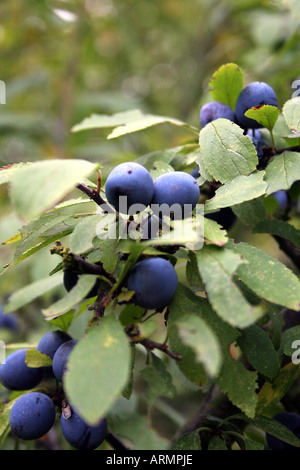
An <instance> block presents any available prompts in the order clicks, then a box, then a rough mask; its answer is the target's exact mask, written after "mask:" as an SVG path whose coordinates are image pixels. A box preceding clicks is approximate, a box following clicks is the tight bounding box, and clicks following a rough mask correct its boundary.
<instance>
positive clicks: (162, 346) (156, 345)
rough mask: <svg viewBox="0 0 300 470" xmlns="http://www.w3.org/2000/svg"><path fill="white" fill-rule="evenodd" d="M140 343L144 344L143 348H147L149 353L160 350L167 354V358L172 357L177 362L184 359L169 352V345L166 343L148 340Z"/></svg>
mask: <svg viewBox="0 0 300 470" xmlns="http://www.w3.org/2000/svg"><path fill="white" fill-rule="evenodd" d="M138 342H139V343H140V344H142V345H143V346H145V348H146V349H147V350H148V351H153V349H159V350H160V351H162V352H164V353H165V354H167V356H169V357H171V358H172V359H175V360H177V361H179V360H180V359H182V356H179V354H177V353H173V352H171V351H169V349H168V345H167V344H165V343H157V342H156V341H152V340H150V339H148V338H146V339H143V340H141V341H138Z"/></svg>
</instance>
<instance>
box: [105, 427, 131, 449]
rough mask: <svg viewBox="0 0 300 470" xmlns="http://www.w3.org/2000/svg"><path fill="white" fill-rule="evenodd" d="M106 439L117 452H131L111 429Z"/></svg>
mask: <svg viewBox="0 0 300 470" xmlns="http://www.w3.org/2000/svg"><path fill="white" fill-rule="evenodd" d="M105 439H106V441H107V442H108V443H109V444H110V445H111V446H112V447H113V448H114V449H115V450H129V449H128V447H126V446H125V444H123V442H122V441H121V440H120V439H119V438H118V437H117V436H116V435H115V434H114V433H113V432H112V431H111V429H109V428H108V431H107V435H106V438H105Z"/></svg>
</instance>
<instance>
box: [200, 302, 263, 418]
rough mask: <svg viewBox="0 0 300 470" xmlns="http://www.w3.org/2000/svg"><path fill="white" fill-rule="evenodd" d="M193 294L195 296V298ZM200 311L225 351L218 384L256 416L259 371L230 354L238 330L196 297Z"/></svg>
mask: <svg viewBox="0 0 300 470" xmlns="http://www.w3.org/2000/svg"><path fill="white" fill-rule="evenodd" d="M195 297H196V296H195V295H194V294H193V298H194V299H195ZM196 301H197V304H198V312H199V313H200V312H201V315H203V318H204V319H205V320H206V321H207V323H208V324H209V326H210V327H211V329H212V330H213V331H214V332H215V334H216V335H217V337H218V338H219V343H220V345H221V347H222V352H223V365H222V369H221V372H220V374H219V377H218V378H217V379H216V385H217V386H218V387H219V388H220V390H221V391H222V392H223V393H225V394H226V395H227V396H228V398H229V400H230V401H231V402H232V403H233V404H234V405H236V406H238V407H239V408H240V409H242V410H243V411H244V412H245V413H247V414H248V415H249V416H254V414H255V408H256V403H257V395H256V392H255V390H256V387H257V385H256V381H257V373H256V372H250V371H248V370H247V369H246V368H245V367H244V365H243V364H242V363H240V362H237V361H235V360H234V359H232V357H231V355H230V347H231V344H232V343H234V342H235V341H236V340H237V338H238V337H239V335H240V333H239V332H238V330H236V329H235V328H233V327H232V326H230V325H228V323H225V322H224V321H223V320H221V318H220V317H218V316H217V314H216V313H215V312H214V311H213V310H212V308H211V306H210V304H208V303H207V302H205V301H204V300H203V299H201V298H199V297H196Z"/></svg>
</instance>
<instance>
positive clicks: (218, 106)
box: [191, 82, 288, 230]
mask: <svg viewBox="0 0 300 470" xmlns="http://www.w3.org/2000/svg"><path fill="white" fill-rule="evenodd" d="M263 105H270V106H276V107H277V106H278V101H277V97H276V94H275V92H274V90H273V88H271V87H270V85H268V84H267V83H265V82H252V83H249V85H247V86H246V87H245V88H244V89H243V90H242V91H241V93H240V94H239V96H238V99H237V102H236V106H235V110H233V109H231V108H230V106H228V105H226V104H224V103H221V102H219V101H212V102H210V103H207V104H205V105H204V106H202V108H201V110H200V116H199V117H200V124H201V127H202V128H203V127H205V126H206V125H207V124H208V123H209V122H212V121H214V120H216V119H219V118H223V119H228V120H229V121H232V122H234V123H235V124H237V125H239V126H240V127H241V128H242V129H244V133H245V134H246V135H248V136H249V137H250V139H251V140H252V142H253V144H254V147H255V149H256V152H257V156H258V160H259V161H260V160H261V158H262V157H263V155H264V147H267V145H266V143H265V142H264V141H263V138H262V135H261V133H260V131H259V130H258V129H259V128H261V127H263V126H262V125H260V124H259V123H258V122H257V121H255V120H254V119H250V118H248V117H246V116H245V112H246V111H248V109H250V108H252V107H259V106H263ZM191 174H192V176H194V178H199V176H200V173H199V169H198V168H195V169H193V170H192V173H191ZM273 196H274V197H275V198H276V199H277V202H278V206H279V209H280V210H284V209H285V207H286V206H287V202H288V197H287V194H286V192H285V191H277V192H276V193H274V194H273ZM206 217H207V218H209V219H213V220H215V221H216V222H218V223H219V224H220V225H222V226H223V227H224V228H225V229H226V230H229V229H230V228H231V227H232V225H233V223H234V222H235V218H236V217H235V215H234V213H233V212H232V210H231V209H230V208H229V207H226V208H224V209H221V210H220V211H218V212H216V213H212V214H208V215H206Z"/></svg>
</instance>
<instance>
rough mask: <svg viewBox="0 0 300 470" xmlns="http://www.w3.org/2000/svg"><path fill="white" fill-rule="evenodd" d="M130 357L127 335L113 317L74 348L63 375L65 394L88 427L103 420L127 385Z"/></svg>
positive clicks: (90, 332) (105, 320)
mask: <svg viewBox="0 0 300 470" xmlns="http://www.w3.org/2000/svg"><path fill="white" fill-rule="evenodd" d="M130 363H131V354H130V347H129V343H128V338H127V335H126V334H125V332H124V330H123V327H122V326H121V324H120V323H119V321H118V320H117V319H116V317H115V316H114V315H113V314H110V315H109V316H107V317H105V318H103V319H102V320H101V325H99V326H98V327H95V328H93V329H91V330H90V331H89V332H88V334H87V336H86V337H85V338H83V339H82V340H81V341H80V342H79V343H78V344H77V345H76V346H75V348H74V349H73V351H72V353H71V355H70V358H69V361H68V370H67V372H66V374H65V375H64V387H65V391H66V394H67V396H68V398H69V400H70V401H71V403H72V404H73V406H74V407H75V408H76V409H77V410H78V412H79V413H80V415H81V416H82V417H83V418H84V419H85V420H86V421H87V422H88V423H89V424H91V425H93V424H96V423H97V422H98V421H99V419H100V418H102V417H104V416H105V415H106V413H107V412H108V411H109V409H110V407H111V406H112V405H113V402H114V400H115V399H116V398H117V396H118V395H119V393H121V392H122V390H123V388H124V387H125V386H126V384H127V381H128V377H129V374H130Z"/></svg>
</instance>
